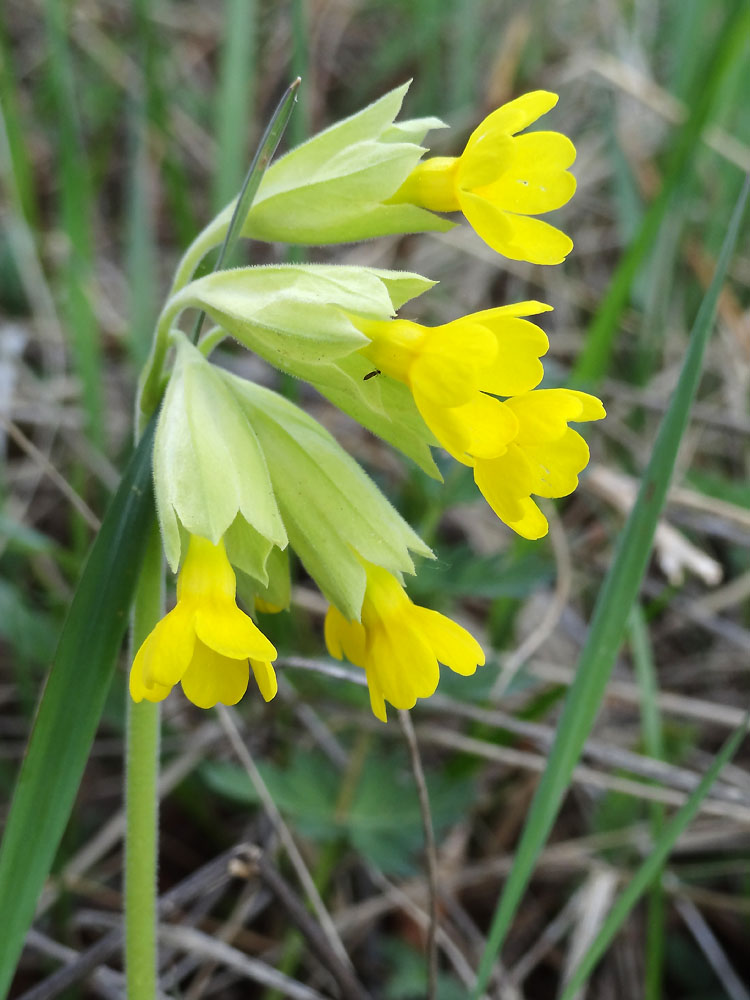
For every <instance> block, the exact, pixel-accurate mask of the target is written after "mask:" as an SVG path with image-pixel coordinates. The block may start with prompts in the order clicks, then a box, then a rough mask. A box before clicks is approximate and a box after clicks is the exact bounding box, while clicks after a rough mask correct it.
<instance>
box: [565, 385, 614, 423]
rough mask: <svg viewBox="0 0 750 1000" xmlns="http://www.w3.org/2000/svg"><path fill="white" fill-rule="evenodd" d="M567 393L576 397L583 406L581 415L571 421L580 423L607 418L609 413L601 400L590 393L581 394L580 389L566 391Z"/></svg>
mask: <svg viewBox="0 0 750 1000" xmlns="http://www.w3.org/2000/svg"><path fill="white" fill-rule="evenodd" d="M565 391H566V392H567V393H568V395H570V396H575V398H576V399H577V400H578V402H579V403H580V404H581V411H580V413H579V414H578V416H576V417H571V420H573V421H576V422H578V423H580V422H581V421H584V420H602V419H603V418H604V417H606V415H607V413H606V411H605V409H604V406H603V404H602V401H601V399H598V398H597V397H596V396H592V395H591V394H590V393H588V392H581V391H580V390H578V389H566V390H565Z"/></svg>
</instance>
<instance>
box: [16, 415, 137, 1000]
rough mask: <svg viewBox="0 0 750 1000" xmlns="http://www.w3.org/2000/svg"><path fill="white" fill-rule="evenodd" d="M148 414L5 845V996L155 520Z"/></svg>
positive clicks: (62, 648)
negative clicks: (150, 526) (152, 521)
mask: <svg viewBox="0 0 750 1000" xmlns="http://www.w3.org/2000/svg"><path fill="white" fill-rule="evenodd" d="M155 427H156V419H155V418H152V419H151V422H150V423H149V425H148V427H147V428H146V430H145V432H144V434H143V436H142V438H141V440H140V443H139V445H138V447H137V448H136V450H135V452H134V453H133V455H132V457H131V459H130V461H129V463H128V465H127V468H126V469H125V472H124V474H123V477H122V480H121V481H120V485H119V487H118V489H117V492H116V493H115V495H114V497H113V499H112V502H111V503H110V506H109V509H108V510H107V513H106V515H105V517H104V521H103V523H102V526H101V528H100V530H99V534H98V535H97V536H96V539H95V540H94V544H93V546H92V548H91V551H90V553H89V556H88V559H87V560H86V564H85V566H84V569H83V574H82V576H81V579H80V582H79V584H78V587H77V588H76V592H75V596H74V598H73V602H72V604H71V606H70V610H69V612H68V616H67V618H66V620H65V624H64V625H63V629H62V633H61V635H60V640H59V643H58V646H57V651H56V653H55V658H54V660H53V662H52V667H51V669H50V672H49V675H48V677H47V682H46V684H45V686H44V690H43V692H42V697H41V700H40V702H39V707H38V709H37V713H36V717H35V719H34V724H33V726H32V730H31V735H30V736H29V742H28V746H27V749H26V756H25V758H24V762H23V765H22V767H21V772H20V774H19V777H18V782H17V785H16V788H15V792H14V794H13V800H12V802H11V806H10V812H9V815H8V821H7V824H6V827H5V834H4V836H3V839H2V842H0V927H2V934H0V997H3V998H4V997H5V996H6V995H7V992H8V988H9V986H10V982H11V979H12V976H13V971H14V969H15V967H16V963H17V961H18V956H19V955H20V953H21V949H22V947H23V941H24V938H25V936H26V932H27V930H28V928H29V927H30V926H31V922H32V920H33V918H34V908H35V906H36V902H37V899H38V898H39V894H40V892H41V890H42V887H43V885H44V880H45V878H46V877H47V874H48V873H49V870H50V867H51V865H52V862H53V860H54V857H55V853H56V851H57V847H58V845H59V843H60V839H61V837H62V835H63V832H64V830H65V826H66V824H67V822H68V817H69V815H70V811H71V808H72V806H73V801H74V799H75V795H76V792H77V790H78V785H79V783H80V780H81V775H82V774H83V769H84V767H85V765H86V760H87V758H88V755H89V751H90V749H91V744H92V742H93V739H94V733H95V732H96V727H97V724H98V722H99V717H100V715H101V712H102V708H103V706H104V700H105V697H106V695H107V691H108V689H109V685H110V682H111V679H112V674H113V671H114V665H115V660H116V657H117V653H118V651H119V649H120V644H121V642H122V637H123V635H124V633H125V628H126V626H127V623H128V610H129V608H130V604H131V601H132V595H133V590H134V588H135V583H136V580H137V578H138V572H139V569H140V565H141V560H142V558H143V551H144V548H145V543H146V540H147V538H148V534H149V525H150V521H151V520H152V519H153V517H154V501H153V493H152V489H151V451H152V447H153V439H154V430H155Z"/></svg>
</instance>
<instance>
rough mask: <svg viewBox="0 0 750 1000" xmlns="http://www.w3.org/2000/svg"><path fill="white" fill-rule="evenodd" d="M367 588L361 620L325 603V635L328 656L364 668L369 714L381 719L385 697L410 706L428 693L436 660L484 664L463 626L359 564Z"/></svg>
mask: <svg viewBox="0 0 750 1000" xmlns="http://www.w3.org/2000/svg"><path fill="white" fill-rule="evenodd" d="M363 565H364V567H365V570H366V572H367V588H366V590H365V598H364V601H363V603H362V621H361V622H357V621H348V620H347V619H346V618H345V617H344V616H343V615H342V614H341V612H340V611H339V610H338V608H336V607H335V606H334V605H331V606H330V607H329V609H328V612H327V614H326V619H325V640H326V646H327V647H328V651H329V652H330V654H331V656H335V657H336V659H338V660H340V659H342V657H344V656H345V657H346V658H347V659H348V660H350V661H351V662H352V663H354V664H356V666H358V667H362V668H364V670H365V672H366V675H367V685H368V688H369V692H370V705H371V706H372V711H373V713H374V714H375V715H376V716H377V718H378V719H380V720H381V721H382V722H386V721H387V717H386V708H385V702H386V701H389V702H390V703H391V705H393V706H394V708H413V707H414V705H415V704H416V701H417V698H429V696H430V695H431V694H433V693H434V691H435V688H436V687H437V684H438V681H439V679H440V668H439V666H438V662H440V663H444V664H445V665H446V666H448V667H450V669H451V670H453V671H455V672H456V673H458V674H463V675H464V676H468V675H470V674H473V673H474V672H475V670H476V669H477V666H481V665H482V664H483V663H484V653H483V651H482V648H481V646H480V645H479V643H478V642H477V641H476V639H474V637H473V636H472V635H470V634H469V633H468V632H467V631H466V629H464V628H462V627H461V626H460V625H458V624H457V623H456V622H454V621H452V620H451V619H450V618H447V617H446V616H445V615H441V614H440V613H439V612H438V611H432V610H430V609H429V608H423V607H420V606H419V605H416V604H414V603H413V602H412V601H411V600H410V598H409V597H408V596H407V594H406V592H405V591H404V588H403V587H402V586H401V584H400V583H399V582H398V580H397V579H396V578H395V577H394V576H393V574H391V573H389V572H388V571H387V570H385V569H382V568H381V567H380V566H374V565H372V564H371V563H364V562H363Z"/></svg>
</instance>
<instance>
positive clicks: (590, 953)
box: [560, 722, 747, 1000]
mask: <svg viewBox="0 0 750 1000" xmlns="http://www.w3.org/2000/svg"><path fill="white" fill-rule="evenodd" d="M746 733H747V722H745V723H744V724H743V725H742V726H740V728H739V729H738V730H737V731H736V732H735V733H733V734H732V736H730V737H729V739H728V740H727V741H726V743H725V744H724V746H723V747H722V748H721V750H720V751H719V753H718V754H717V755H716V757H715V758H714V760H713V762H712V764H711V766H710V767H709V769H708V770H707V771H706V773H705V775H704V776H703V778H702V779H701V781H700V783H699V784H698V786H697V787H696V788H695V790H694V791H693V792H692V793H691V794H690V797H689V798H688V800H687V802H685V804H684V805H683V806H681V808H680V809H678V811H677V812H676V813H675V815H674V816H673V817H672V819H671V820H670V821H669V823H668V824H667V825H666V827H665V828H664V832H663V834H662V835H661V837H660V838H659V839H658V840H657V841H656V843H655V844H654V845H653V847H652V848H651V850H650V851H649V854H648V857H647V858H646V860H645V861H644V862H643V864H642V865H641V867H640V868H639V869H638V871H637V872H636V873H635V875H634V876H633V878H632V879H631V881H630V882H629V883H628V886H627V888H626V889H625V891H624V892H623V893H622V895H621V896H620V897H619V898H618V899H617V901H616V903H615V904H614V906H613V907H612V909H611V910H610V911H609V913H608V914H607V917H606V919H605V921H604V923H603V924H602V926H601V927H600V929H599V933H598V934H597V935H596V937H595V938H594V940H593V941H592V943H591V945H590V946H589V948H588V950H587V951H586V953H585V955H584V956H583V958H582V959H581V962H580V964H579V965H578V968H577V969H576V970H575V972H574V973H573V975H572V976H571V978H570V980H569V982H568V983H567V984H566V987H565V990H564V992H563V994H562V996H561V998H560V1000H572V998H573V997H574V996H575V994H576V992H577V990H578V989H579V988H580V987H581V986H582V985H583V983H584V982H585V981H586V979H587V978H588V976H589V975H590V974H591V972H592V971H593V969H594V967H595V966H596V964H597V962H598V961H599V959H600V958H601V957H602V955H603V954H604V952H605V951H606V950H607V948H608V947H609V945H610V943H611V941H612V939H613V938H614V936H615V935H616V934H617V932H618V931H619V929H620V928H621V927H622V925H623V923H624V922H625V920H626V919H627V916H628V914H629V913H630V911H631V910H632V909H633V907H634V906H635V904H636V903H637V902H638V900H639V899H640V897H641V896H642V895H643V893H644V892H645V891H646V889H647V888H648V887H649V885H650V884H651V883H652V882H653V880H654V879H655V878H657V877H658V876H659V874H660V872H661V869H662V867H663V866H664V862H665V861H666V859H667V857H668V855H669V853H670V851H671V850H672V848H673V847H674V845H675V844H676V843H677V840H678V838H679V837H680V835H681V834H682V832H683V831H684V830H685V829H686V828H687V827H688V825H689V824H690V823H691V822H692V820H693V818H694V817H695V814H696V813H697V812H698V809H699V807H700V804H701V802H702V801H703V800H704V799H705V797H706V795H708V792H709V791H710V789H711V786H712V785H713V783H714V781H715V780H716V779H717V777H718V776H719V774H720V772H721V769H722V768H723V767H724V765H725V764H726V763H727V762H728V761H729V760H731V758H732V757H733V756H734V754H735V752H736V751H737V748H738V747H739V745H740V743H741V742H742V739H743V738H744V736H745V734H746Z"/></svg>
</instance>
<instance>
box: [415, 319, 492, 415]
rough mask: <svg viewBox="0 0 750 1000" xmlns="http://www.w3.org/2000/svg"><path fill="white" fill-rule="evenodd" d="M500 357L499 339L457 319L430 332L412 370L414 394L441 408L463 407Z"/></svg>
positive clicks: (483, 328) (486, 330) (472, 324)
mask: <svg viewBox="0 0 750 1000" xmlns="http://www.w3.org/2000/svg"><path fill="white" fill-rule="evenodd" d="M496 355H497V338H496V337H494V336H493V334H492V333H491V332H490V331H489V330H488V329H486V328H485V327H483V326H479V325H477V324H475V323H471V322H469V321H467V320H456V321H455V322H453V323H448V324H446V325H445V326H442V327H435V328H434V329H433V330H430V331H429V333H428V336H426V337H425V338H424V346H423V349H422V351H421V352H420V353H419V355H418V356H417V357H416V359H415V360H414V362H413V364H412V365H411V368H410V369H409V384H410V385H411V387H412V391H414V392H418V393H419V394H420V395H422V396H425V397H427V398H428V399H430V400H432V402H434V403H436V404H438V405H440V406H460V405H461V404H462V403H466V402H468V401H469V399H470V398H471V396H472V394H473V393H475V392H476V389H477V385H478V383H479V381H480V380H481V373H482V370H483V369H484V368H486V367H487V366H488V365H490V364H491V363H492V362H493V361H494V360H495V357H496Z"/></svg>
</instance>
